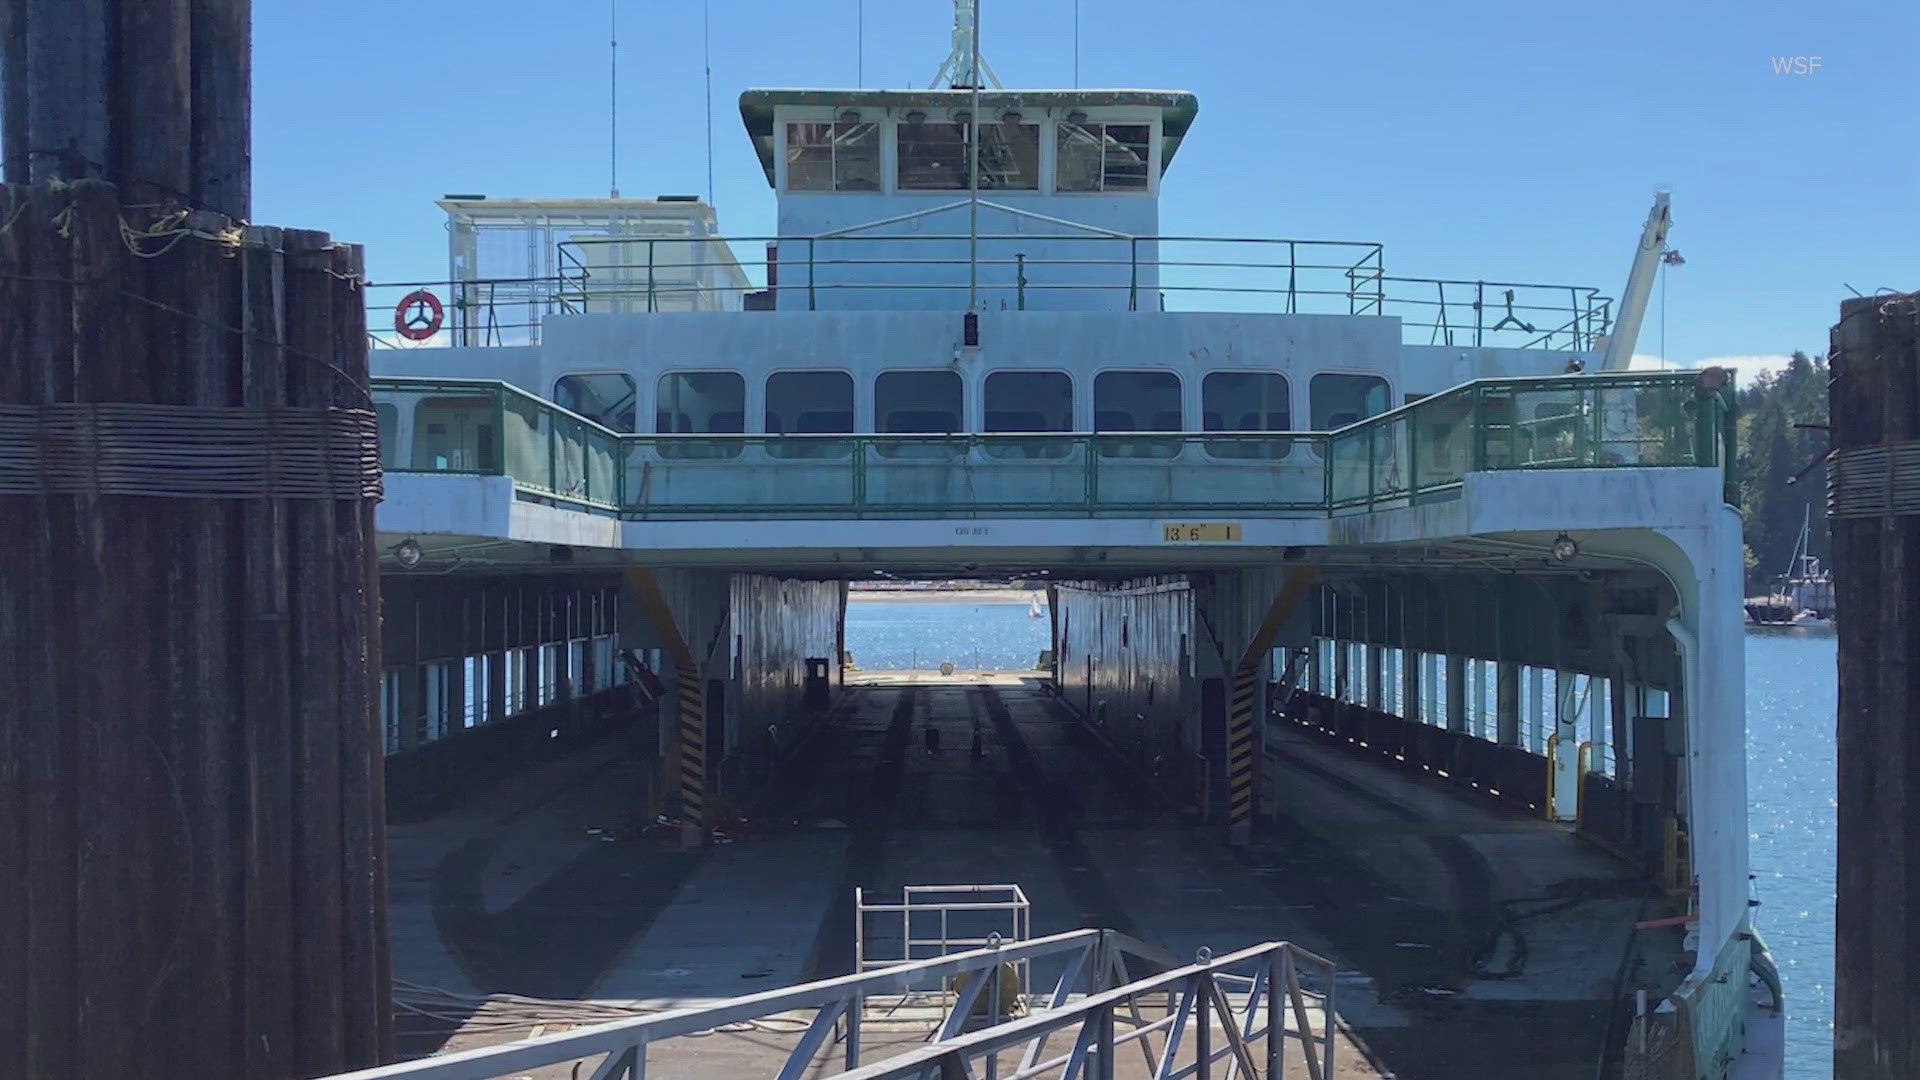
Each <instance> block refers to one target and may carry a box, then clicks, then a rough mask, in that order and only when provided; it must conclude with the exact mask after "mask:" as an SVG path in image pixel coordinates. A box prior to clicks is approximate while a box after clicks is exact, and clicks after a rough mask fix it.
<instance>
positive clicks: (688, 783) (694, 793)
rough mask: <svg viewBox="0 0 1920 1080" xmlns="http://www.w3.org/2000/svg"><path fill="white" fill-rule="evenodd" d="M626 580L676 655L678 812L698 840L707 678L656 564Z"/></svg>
mask: <svg viewBox="0 0 1920 1080" xmlns="http://www.w3.org/2000/svg"><path fill="white" fill-rule="evenodd" d="M627 581H628V583H629V584H631V585H632V586H633V591H634V595H635V596H636V597H637V598H638V599H639V601H640V605H641V606H642V607H643V608H645V609H646V612H647V616H648V618H649V619H650V620H651V621H652V623H653V629H654V632H655V633H656V634H657V635H659V638H660V644H661V647H662V648H664V649H665V650H666V651H667V655H668V656H670V657H672V658H673V663H674V674H675V678H674V682H675V683H676V684H678V685H676V686H675V687H674V691H675V694H674V703H675V705H676V706H677V707H678V711H679V725H678V727H676V728H675V729H674V730H675V732H676V734H677V735H678V737H677V738H676V739H675V740H674V741H675V743H676V744H677V747H676V752H675V754H674V759H675V762H676V764H677V765H678V768H679V770H680V815H681V819H682V820H683V821H684V822H685V823H686V828H685V833H686V835H687V837H688V838H689V839H690V840H692V841H694V842H704V841H705V840H706V836H707V701H706V684H705V683H704V682H703V681H702V680H701V677H700V663H699V660H698V659H697V658H695V656H694V655H693V650H692V649H691V648H689V647H688V646H687V639H686V635H684V634H682V633H681V632H680V623H679V620H677V619H675V618H674V615H673V606H672V605H671V604H669V603H667V598H666V596H665V595H664V594H663V593H662V592H661V591H660V581H659V579H658V578H656V577H655V576H654V573H653V571H652V570H649V569H647V568H646V567H642V566H631V567H628V568H627Z"/></svg>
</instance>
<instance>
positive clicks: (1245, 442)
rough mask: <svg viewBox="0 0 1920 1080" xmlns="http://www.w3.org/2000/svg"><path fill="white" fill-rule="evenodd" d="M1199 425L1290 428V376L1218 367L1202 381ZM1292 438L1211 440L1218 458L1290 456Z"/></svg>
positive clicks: (1213, 428) (1228, 428) (1207, 427)
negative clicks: (1217, 369) (1287, 377)
mask: <svg viewBox="0 0 1920 1080" xmlns="http://www.w3.org/2000/svg"><path fill="white" fill-rule="evenodd" d="M1200 427H1201V428H1202V429H1203V430H1206V431H1291V430H1293V411H1292V407H1291V405H1290V403H1289V400H1288V388H1287V379H1286V376H1284V375H1278V374H1275V373H1273V372H1270V371H1215V372H1212V373H1210V374H1208V375H1207V377H1206V379H1205V380H1203V381H1202V382H1201V384H1200ZM1291 445H1292V440H1289V439H1259V440H1255V439H1231V440H1227V439H1219V440H1209V441H1208V443H1207V453H1209V454H1211V455H1213V456H1214V457H1217V458H1266V459H1270V460H1277V459H1279V458H1283V457H1286V456H1287V450H1288V449H1289V448H1290V446H1291Z"/></svg>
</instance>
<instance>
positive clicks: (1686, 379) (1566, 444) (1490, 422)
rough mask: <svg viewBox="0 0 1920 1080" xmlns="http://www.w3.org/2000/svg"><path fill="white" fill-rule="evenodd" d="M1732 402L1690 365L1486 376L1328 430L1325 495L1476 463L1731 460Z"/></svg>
mask: <svg viewBox="0 0 1920 1080" xmlns="http://www.w3.org/2000/svg"><path fill="white" fill-rule="evenodd" d="M1730 408H1731V405H1730V397H1729V396H1728V395H1727V394H1725V393H1722V392H1715V391H1710V390H1703V389H1700V388H1698V386H1697V375H1696V373H1694V372H1658V373H1638V372H1634V373H1623V374H1607V375H1567V376H1559V377H1550V378H1531V379H1481V380H1478V381H1476V382H1470V383H1466V384H1465V385H1462V386H1459V387H1455V388H1454V389H1452V390H1449V391H1447V392H1445V393H1442V394H1436V395H1434V396H1432V397H1428V398H1422V399H1420V400H1419V401H1416V402H1413V403H1412V404H1410V405H1406V406H1403V407H1401V408H1399V409H1395V410H1393V411H1392V412H1388V413H1382V414H1381V415H1379V416H1375V417H1371V418H1369V419H1367V420H1363V421H1361V422H1360V423H1357V424H1354V425H1352V426H1350V427H1346V428H1342V429H1340V430H1339V431H1335V432H1333V433H1332V434H1331V435H1329V436H1328V448H1327V463H1328V480H1327V484H1328V486H1327V505H1328V507H1329V509H1330V510H1333V511H1336V512H1337V511H1341V510H1348V509H1353V508H1365V509H1372V508H1377V507H1380V506H1381V505H1383V504H1392V503H1395V502H1404V501H1407V500H1414V499H1418V498H1420V497H1422V496H1426V495H1431V494H1434V493H1437V492H1445V491H1449V490H1452V489H1453V488H1456V487H1457V486H1459V484H1460V482H1461V479H1462V478H1463V477H1464V476H1465V475H1466V474H1467V473H1470V472H1502V471H1510V470H1523V469H1524V470H1535V469H1604V468H1618V467H1629V468H1655V467H1666V466H1695V467H1699V466H1708V467H1711V466H1719V467H1722V468H1724V467H1725V465H1726V463H1727V461H1728V459H1729V456H1730V451H1729V449H1728V447H1727V440H1728V439H1729V438H1730V437H1731V435H1732V432H1733V427H1732V425H1731V424H1730V423H1729V422H1728V417H1729V411H1730ZM1728 501H1730V502H1731V501H1733V500H1732V498H1731V496H1730V495H1729V497H1728Z"/></svg>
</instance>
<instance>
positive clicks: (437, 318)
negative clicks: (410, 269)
mask: <svg viewBox="0 0 1920 1080" xmlns="http://www.w3.org/2000/svg"><path fill="white" fill-rule="evenodd" d="M445 316H446V309H445V308H443V307H441V306H440V298H439V297H437V296H435V295H433V294H432V293H430V292H428V291H427V290H425V289H415V290H413V291H412V292H410V293H408V294H407V295H405V296H403V297H401V298H400V302H399V303H398V304H395V305H394V308H393V328H394V330H396V331H398V332H399V334H400V336H401V337H403V338H406V339H407V340H408V341H425V340H427V339H428V338H430V337H432V336H433V335H435V334H437V333H439V332H440V323H441V321H442V320H443V319H444V318H445Z"/></svg>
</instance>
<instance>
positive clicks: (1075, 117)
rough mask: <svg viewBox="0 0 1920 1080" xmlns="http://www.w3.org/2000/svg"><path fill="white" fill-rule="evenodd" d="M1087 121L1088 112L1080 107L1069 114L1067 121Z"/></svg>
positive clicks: (1077, 122)
mask: <svg viewBox="0 0 1920 1080" xmlns="http://www.w3.org/2000/svg"><path fill="white" fill-rule="evenodd" d="M1086 122H1087V114H1086V113H1085V112H1083V111H1081V110H1079V109H1075V110H1073V111H1072V112H1070V113H1068V114H1067V123H1069V124H1084V123H1086Z"/></svg>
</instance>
